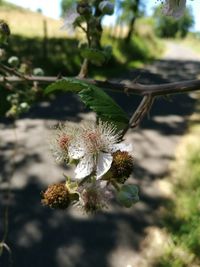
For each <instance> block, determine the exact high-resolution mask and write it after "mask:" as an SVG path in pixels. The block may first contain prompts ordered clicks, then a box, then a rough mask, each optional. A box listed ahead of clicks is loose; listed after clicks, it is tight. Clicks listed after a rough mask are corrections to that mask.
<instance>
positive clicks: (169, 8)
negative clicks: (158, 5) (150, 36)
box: [163, 0, 186, 18]
mask: <svg viewBox="0 0 200 267" xmlns="http://www.w3.org/2000/svg"><path fill="white" fill-rule="evenodd" d="M185 7H186V0H166V1H165V6H164V8H163V13H164V14H165V15H167V16H172V17H175V18H180V17H181V16H182V15H183V13H184V11H185Z"/></svg>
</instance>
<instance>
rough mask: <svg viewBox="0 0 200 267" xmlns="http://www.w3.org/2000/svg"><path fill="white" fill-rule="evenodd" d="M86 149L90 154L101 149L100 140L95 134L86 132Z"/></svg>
mask: <svg viewBox="0 0 200 267" xmlns="http://www.w3.org/2000/svg"><path fill="white" fill-rule="evenodd" d="M85 139H86V147H87V149H88V150H89V152H91V153H96V152H99V151H100V149H101V146H102V144H101V138H100V135H99V134H98V133H96V132H88V133H86V136H85Z"/></svg>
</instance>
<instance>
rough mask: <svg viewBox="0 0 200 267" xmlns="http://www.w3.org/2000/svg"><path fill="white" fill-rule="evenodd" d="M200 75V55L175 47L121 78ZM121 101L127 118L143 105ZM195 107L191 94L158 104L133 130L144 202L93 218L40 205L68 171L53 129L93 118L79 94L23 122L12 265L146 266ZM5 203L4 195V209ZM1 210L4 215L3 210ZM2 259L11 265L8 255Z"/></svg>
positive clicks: (4, 173)
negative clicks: (52, 143) (54, 152)
mask: <svg viewBox="0 0 200 267" xmlns="http://www.w3.org/2000/svg"><path fill="white" fill-rule="evenodd" d="M170 51H171V52H170ZM183 55H184V58H183ZM179 59H181V61H180V60H179ZM199 69H200V56H198V55H196V54H195V53H194V52H192V51H191V50H190V49H189V48H185V47H183V46H180V45H176V44H173V43H169V44H168V50H167V53H166V55H165V56H164V58H163V59H162V60H159V61H156V62H155V63H154V64H152V65H149V66H146V68H145V69H143V70H134V71H131V72H130V73H128V74H127V75H126V76H124V77H122V78H131V79H134V78H135V77H137V76H138V75H140V82H143V83H160V82H169V81H179V80H184V79H194V78H196V77H197V76H198V75H199ZM115 98H116V100H117V101H118V102H119V104H121V105H122V106H123V107H124V108H125V109H126V111H127V112H128V113H129V114H131V112H132V111H133V110H134V107H135V105H136V103H138V100H139V99H138V98H136V97H133V98H130V97H127V96H125V95H123V94H120V95H119V94H118V95H117V96H116V95H115ZM194 102H195V99H194V98H193V96H192V95H180V96H177V97H174V98H173V99H171V101H170V102H168V101H166V100H164V99H158V100H157V101H156V103H155V104H154V107H153V109H152V111H151V114H150V117H149V119H146V120H144V122H143V123H142V124H141V126H140V128H138V129H136V130H130V131H129V132H128V134H127V140H128V141H129V142H132V143H133V146H134V153H135V169H134V173H133V177H132V181H133V182H135V183H137V184H138V185H139V187H140V198H141V200H140V202H139V203H137V204H136V205H135V206H134V207H133V208H132V209H128V210H127V209H124V208H120V207H118V206H115V205H114V206H112V207H111V209H110V211H108V212H105V213H101V214H99V215H97V216H95V217H88V216H85V215H82V214H80V213H78V212H76V211H75V210H70V211H68V212H60V211H54V210H53V211H52V210H49V209H46V208H44V207H42V206H41V204H40V192H41V191H42V190H43V189H44V188H45V187H46V186H47V185H48V184H49V183H52V182H55V181H60V180H61V179H62V173H63V172H64V170H65V172H67V171H66V169H65V168H64V167H58V166H57V165H55V163H54V162H53V160H52V158H51V155H50V153H49V152H48V145H47V142H46V141H47V137H48V136H49V133H50V129H49V127H50V126H52V125H54V124H55V123H56V122H57V121H58V120H63V121H64V120H74V121H77V122H79V121H80V120H82V119H83V118H84V119H85V118H91V117H93V115H94V114H93V113H90V112H88V111H86V110H85V109H84V107H83V106H82V104H81V103H80V102H79V101H78V99H77V98H76V97H75V96H74V95H70V94H68V95H65V96H64V95H62V96H60V97H58V98H57V99H55V100H54V101H52V102H51V103H42V104H40V105H39V106H37V107H35V108H34V109H32V111H31V113H30V114H29V116H28V117H25V118H23V119H20V120H19V121H18V122H17V130H16V132H17V142H18V146H17V155H16V157H15V173H14V176H13V178H12V181H11V184H12V199H11V209H10V230H9V244H10V246H11V248H12V250H13V258H14V267H27V266H29V267H44V266H45V267H46V266H50V267H91V266H95V267H143V266H145V267H146V266H148V263H147V261H146V259H145V258H144V257H143V255H144V251H145V253H146V247H144V246H143V244H144V243H143V242H144V240H145V239H146V238H147V232H148V229H149V228H150V227H155V226H157V225H159V221H158V218H157V211H158V210H159V208H160V206H161V201H162V199H163V198H165V194H167V190H165V191H164V190H163V186H162V184H163V183H164V182H163V180H162V178H163V177H164V176H165V175H166V174H167V173H168V171H169V164H170V162H171V160H172V159H173V155H174V150H175V148H176V145H177V143H178V142H179V140H180V138H181V136H182V135H183V133H184V130H185V126H186V119H187V117H188V116H189V115H190V114H191V112H192V110H193V105H194ZM0 129H1V130H0V148H1V150H0V164H1V165H0V166H1V177H0V179H1V180H3V181H5V182H4V183H3V184H1V191H3V190H4V189H5V187H6V181H7V180H8V179H9V178H10V175H11V172H12V170H11V164H10V163H11V162H10V161H11V160H10V159H11V156H12V151H13V144H14V142H15V135H14V132H13V129H11V128H10V127H9V126H8V125H4V124H3V123H1V124H0ZM69 171H70V170H69ZM4 201H6V200H5V199H4V198H2V194H1V196H0V203H1V204H0V205H2V204H3V203H4ZM0 212H1V213H0V216H2V209H1V210H0ZM1 227H2V226H0V231H1V230H2V229H1ZM141 255H142V257H141ZM145 255H146V254H145ZM3 259H4V264H5V262H6V261H7V257H6V255H5V257H4V258H3ZM0 262H1V259H0ZM2 266H4V265H2ZM5 267H6V265H5Z"/></svg>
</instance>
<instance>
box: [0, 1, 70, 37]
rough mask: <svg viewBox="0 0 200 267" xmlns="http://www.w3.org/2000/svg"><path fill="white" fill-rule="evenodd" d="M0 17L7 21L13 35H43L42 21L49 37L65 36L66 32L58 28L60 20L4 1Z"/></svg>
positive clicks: (60, 24)
mask: <svg viewBox="0 0 200 267" xmlns="http://www.w3.org/2000/svg"><path fill="white" fill-rule="evenodd" d="M0 19H3V20H5V21H7V23H8V24H9V26H10V28H11V32H12V34H13V35H21V36H24V37H43V36H44V23H46V27H47V35H48V37H49V38H51V37H54V38H55V37H65V36H66V32H65V31H61V30H60V27H61V26H62V21H61V20H55V19H52V18H48V17H46V16H44V15H42V14H40V13H38V12H32V11H30V10H28V9H25V8H21V7H19V6H16V5H14V4H10V3H8V2H5V1H4V2H3V3H2V4H1V6H0Z"/></svg>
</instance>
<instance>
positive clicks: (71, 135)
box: [50, 123, 79, 163]
mask: <svg viewBox="0 0 200 267" xmlns="http://www.w3.org/2000/svg"><path fill="white" fill-rule="evenodd" d="M78 134H79V131H78V128H77V127H76V126H75V125H74V124H72V123H66V124H64V125H62V124H59V125H58V127H57V128H56V129H55V131H54V134H53V138H52V140H51V142H50V149H51V151H52V154H53V156H54V158H55V160H56V161H57V162H58V163H59V162H64V161H65V162H68V160H69V153H70V149H72V147H73V143H74V142H76V141H75V140H76V138H78Z"/></svg>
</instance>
